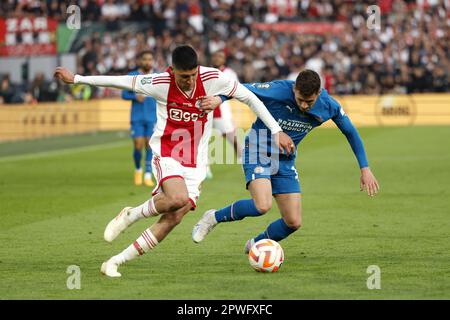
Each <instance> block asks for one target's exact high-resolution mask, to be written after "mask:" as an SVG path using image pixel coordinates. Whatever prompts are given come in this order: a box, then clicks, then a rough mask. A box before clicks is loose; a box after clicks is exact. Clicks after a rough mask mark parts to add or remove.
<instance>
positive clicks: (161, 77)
mask: <svg viewBox="0 0 450 320" xmlns="http://www.w3.org/2000/svg"><path fill="white" fill-rule="evenodd" d="M147 76H148V77H151V81H152V84H153V85H156V84H159V83H170V74H169V73H168V72H162V73H152V74H149V75H147Z"/></svg>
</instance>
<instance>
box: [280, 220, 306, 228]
mask: <svg viewBox="0 0 450 320" xmlns="http://www.w3.org/2000/svg"><path fill="white" fill-rule="evenodd" d="M284 222H285V223H286V225H287V226H288V227H289V228H291V229H294V230H298V229H300V228H301V226H302V219H301V218H294V219H288V220H285V221H284Z"/></svg>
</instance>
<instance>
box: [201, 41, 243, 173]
mask: <svg viewBox="0 0 450 320" xmlns="http://www.w3.org/2000/svg"><path fill="white" fill-rule="evenodd" d="M211 63H212V66H213V67H214V68H216V69H219V70H220V71H222V72H223V73H224V74H226V75H227V76H228V77H230V78H231V79H233V80H236V81H239V79H238V76H237V74H236V72H234V71H233V69H231V68H229V67H227V66H226V65H225V64H226V55H225V52H224V51H223V50H219V51H216V52H214V53H213V55H212V57H211ZM213 128H215V129H217V130H219V132H220V133H221V134H222V137H224V138H226V139H227V140H228V141H229V142H230V143H231V144H232V145H233V148H234V151H235V152H236V155H237V157H238V163H240V162H241V159H242V146H241V144H240V143H239V141H238V137H237V136H236V126H235V125H234V122H233V114H232V113H231V105H230V101H229V100H226V101H224V102H223V103H222V104H221V105H220V106H219V107H217V108H216V109H214V120H213ZM206 177H207V178H208V179H211V178H212V177H213V174H212V171H211V168H210V166H208V172H207V176H206Z"/></svg>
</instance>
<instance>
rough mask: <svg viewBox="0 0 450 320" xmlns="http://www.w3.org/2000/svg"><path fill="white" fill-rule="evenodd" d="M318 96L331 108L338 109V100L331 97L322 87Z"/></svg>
mask: <svg viewBox="0 0 450 320" xmlns="http://www.w3.org/2000/svg"><path fill="white" fill-rule="evenodd" d="M319 98H320V100H321V101H322V102H323V103H324V104H326V105H327V106H328V107H329V108H331V109H339V108H340V107H341V105H340V104H339V102H338V101H337V100H336V99H335V98H334V97H332V96H331V95H330V94H329V93H328V91H327V90H326V89H324V88H322V90H321V92H320V95H319Z"/></svg>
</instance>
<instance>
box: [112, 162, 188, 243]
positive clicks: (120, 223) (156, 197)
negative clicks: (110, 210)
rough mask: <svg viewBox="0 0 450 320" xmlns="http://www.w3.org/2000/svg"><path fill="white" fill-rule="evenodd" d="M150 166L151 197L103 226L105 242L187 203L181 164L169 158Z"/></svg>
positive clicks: (186, 191) (123, 211)
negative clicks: (152, 178)
mask: <svg viewBox="0 0 450 320" xmlns="http://www.w3.org/2000/svg"><path fill="white" fill-rule="evenodd" d="M152 165H153V171H154V172H155V173H156V175H157V179H158V186H157V187H156V188H155V190H154V191H153V197H152V198H151V199H149V200H147V201H145V202H144V203H143V204H141V205H139V206H137V207H134V208H132V207H126V208H124V209H122V211H121V212H120V213H119V215H117V217H116V218H114V219H112V220H111V221H110V222H109V224H108V225H107V226H106V229H105V232H104V239H105V240H106V241H108V242H111V241H113V240H114V239H115V238H116V237H117V236H118V235H119V234H120V233H121V232H122V231H123V230H125V229H126V228H127V227H129V226H130V225H132V224H133V223H135V222H136V221H138V220H140V219H144V218H148V217H152V216H157V215H159V214H164V213H166V212H173V211H176V210H178V209H180V208H182V207H184V206H185V205H186V204H187V203H188V202H190V199H189V194H188V190H187V186H186V183H185V180H184V178H183V171H182V170H183V169H182V167H181V164H179V163H178V162H177V161H175V160H173V159H171V158H160V157H154V158H153V163H152Z"/></svg>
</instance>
